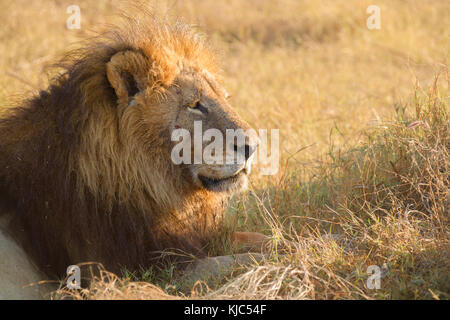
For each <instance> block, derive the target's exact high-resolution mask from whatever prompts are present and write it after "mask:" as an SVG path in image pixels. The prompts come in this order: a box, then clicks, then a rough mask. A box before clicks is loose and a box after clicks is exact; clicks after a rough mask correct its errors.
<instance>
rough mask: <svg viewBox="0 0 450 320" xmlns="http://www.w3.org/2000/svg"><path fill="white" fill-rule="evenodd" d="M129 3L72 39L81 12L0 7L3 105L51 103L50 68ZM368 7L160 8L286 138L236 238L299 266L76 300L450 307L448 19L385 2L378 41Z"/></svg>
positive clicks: (421, 6)
mask: <svg viewBox="0 0 450 320" xmlns="http://www.w3.org/2000/svg"><path fill="white" fill-rule="evenodd" d="M118 2H120V1H107V0H103V1H95V2H93V1H86V0H83V1H82V0H79V1H76V3H77V4H79V5H80V7H81V10H82V29H81V30H67V29H66V28H65V21H66V19H67V17H68V15H67V14H66V13H65V10H66V7H67V6H68V5H71V4H73V1H65V0H60V1H56V0H55V1H48V2H45V3H43V2H41V1H17V0H15V1H12V0H11V1H10V0H4V1H2V2H1V3H0V18H1V19H2V22H3V26H2V29H1V30H0V39H1V41H0V70H1V71H0V72H1V73H0V105H1V106H5V107H7V106H8V105H10V103H9V101H10V99H11V97H13V98H14V96H15V95H23V94H24V92H25V91H29V90H31V91H33V90H36V89H37V88H39V87H45V85H46V75H45V69H46V68H45V67H46V65H48V64H49V63H51V62H54V61H55V58H57V57H58V56H60V55H61V54H62V53H63V52H64V51H66V50H67V48H70V47H72V48H73V47H76V42H75V41H76V40H77V39H78V37H80V36H85V35H87V34H89V32H88V30H89V29H90V28H92V27H93V26H94V25H97V24H102V23H105V22H113V21H114V17H113V16H112V15H113V14H114V13H115V12H117V3H118ZM370 4H374V3H373V1H356V0H351V1H349V0H342V1H331V0H330V1H327V0H324V1H314V2H311V1H295V0H282V1H276V2H275V1H268V0H262V1H256V0H251V1H238V0H230V1H226V2H220V3H217V1H212V0H202V1H193V0H192V1H191V0H186V1H159V2H155V10H156V11H158V12H160V14H165V13H166V12H167V10H169V12H170V15H172V16H178V15H181V16H183V17H184V18H185V20H187V21H188V22H191V23H195V24H197V25H198V26H199V28H200V29H201V30H203V31H204V32H206V33H207V34H208V36H209V37H210V39H211V41H212V42H213V44H214V46H215V47H217V48H218V50H219V54H220V55H221V57H222V61H223V67H224V78H225V83H226V86H227V88H228V90H229V92H230V93H232V95H233V98H232V103H233V105H234V106H235V108H236V109H237V110H238V112H239V113H240V114H241V115H242V116H243V117H244V118H245V119H246V120H247V121H249V122H250V123H251V124H252V125H253V126H254V127H256V128H280V148H281V156H282V159H281V164H282V167H281V169H280V171H279V173H278V175H276V176H274V177H260V176H258V175H257V173H258V172H257V171H256V174H255V175H254V177H253V185H252V189H251V191H250V192H248V193H247V194H245V195H243V196H240V197H237V198H236V199H235V200H234V201H233V203H232V205H231V207H230V209H229V213H230V214H229V224H230V228H232V229H238V230H254V231H259V232H264V233H265V234H267V235H270V236H272V237H273V244H274V248H275V249H276V248H277V247H278V246H279V245H280V244H281V243H283V242H284V241H289V243H290V244H291V246H292V245H293V247H294V248H295V250H292V251H291V252H280V251H278V250H275V249H274V250H273V252H272V254H271V255H270V256H269V257H268V258H267V260H266V261H265V262H264V263H261V264H259V265H254V266H251V267H247V268H240V269H239V270H235V272H233V273H231V274H229V275H226V276H224V277H223V278H221V279H216V281H215V282H208V283H207V284H198V285H197V286H196V287H195V288H186V287H185V286H184V284H183V283H181V282H180V281H179V280H178V279H177V277H176V275H175V274H174V273H173V268H172V266H168V267H167V269H165V270H144V271H143V272H137V273H128V274H127V277H121V278H117V277H116V276H113V275H110V274H109V273H106V272H105V273H102V278H101V279H100V281H97V282H94V283H93V284H92V288H91V290H85V291H83V292H81V293H80V294H79V295H78V296H75V297H76V298H89V299H141V298H144V299H151V298H153V299H155V298H156V299H166V298H197V299H208V298H218V299H228V298H233V299H352V298H357V299H359V298H362V299H372V298H375V299H392V298H398V299H435V298H439V299H448V298H449V295H450V276H449V270H448V269H449V268H448V266H449V264H450V263H449V262H450V256H449V255H450V247H449V226H448V204H449V200H450V199H449V197H450V195H449V154H448V147H449V133H448V125H449V122H448V97H449V78H448V71H447V65H448V64H449V55H448V52H450V43H449V41H448V39H449V38H450V21H449V19H448V14H447V13H448V12H449V10H450V4H449V3H448V2H446V1H438V0H432V1H426V2H425V1H414V0H406V1H377V3H376V4H378V5H379V6H380V8H381V19H382V21H381V30H376V31H370V30H368V29H367V28H366V25H365V20H366V19H367V17H368V15H367V14H366V13H365V9H366V8H367V6H368V5H370ZM74 43H75V44H74ZM436 75H438V77H437V76H436ZM299 150H300V151H299ZM221 250H222V251H223V250H225V251H227V250H228V251H229V250H231V249H228V248H225V249H223V248H222V249H221ZM369 265H378V266H380V267H382V271H383V272H382V274H383V278H382V280H381V288H380V289H378V290H369V289H368V288H367V287H366V279H367V274H366V270H367V267H368V266H369ZM105 280H106V281H105ZM130 280H142V281H146V282H145V283H142V282H132V281H130ZM148 281H150V282H152V283H153V284H157V285H158V286H159V287H157V286H154V285H150V284H149V283H148ZM160 287H161V288H162V289H161V288H160Z"/></svg>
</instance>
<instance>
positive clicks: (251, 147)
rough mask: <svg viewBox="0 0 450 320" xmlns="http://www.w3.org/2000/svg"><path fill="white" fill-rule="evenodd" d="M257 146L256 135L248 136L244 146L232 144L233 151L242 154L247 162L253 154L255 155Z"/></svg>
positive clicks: (257, 139) (257, 138)
mask: <svg viewBox="0 0 450 320" xmlns="http://www.w3.org/2000/svg"><path fill="white" fill-rule="evenodd" d="M258 144H259V137H258V136H257V135H253V134H250V135H249V136H248V135H247V136H246V139H245V145H244V146H242V145H239V144H237V143H235V144H234V151H235V152H236V153H239V152H242V153H243V154H244V156H245V160H248V159H249V158H250V157H251V156H252V154H253V153H255V151H256V148H257V147H258Z"/></svg>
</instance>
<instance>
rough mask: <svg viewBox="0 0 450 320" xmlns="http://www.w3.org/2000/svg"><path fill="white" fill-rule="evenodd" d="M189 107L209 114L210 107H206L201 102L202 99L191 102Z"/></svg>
mask: <svg viewBox="0 0 450 320" xmlns="http://www.w3.org/2000/svg"><path fill="white" fill-rule="evenodd" d="M188 107H189V109H190V110H192V111H195V112H201V113H202V114H207V113H208V109H206V107H205V106H203V104H202V103H201V102H200V100H197V101H195V102H194V103H192V104H190V105H189V106H188Z"/></svg>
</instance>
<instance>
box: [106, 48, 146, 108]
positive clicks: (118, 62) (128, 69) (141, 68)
mask: <svg viewBox="0 0 450 320" xmlns="http://www.w3.org/2000/svg"><path fill="white" fill-rule="evenodd" d="M149 65H150V64H149V60H148V58H146V57H145V56H144V55H143V54H142V53H140V52H137V51H132V50H127V51H121V52H118V53H116V54H115V55H114V56H112V58H111V60H110V61H109V62H108V63H107V64H106V76H107V78H108V81H109V83H110V84H111V86H112V87H113V88H114V91H115V92H116V96H117V102H118V104H119V106H124V105H128V103H129V101H130V99H131V98H132V97H133V96H134V95H136V94H137V93H138V92H140V91H142V90H144V89H145V88H146V86H147V74H148V71H149V69H148V68H149Z"/></svg>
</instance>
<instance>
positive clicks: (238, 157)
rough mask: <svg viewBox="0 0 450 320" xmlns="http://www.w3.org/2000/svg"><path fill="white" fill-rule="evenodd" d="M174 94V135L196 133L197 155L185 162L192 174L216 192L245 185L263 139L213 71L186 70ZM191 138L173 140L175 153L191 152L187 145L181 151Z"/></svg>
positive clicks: (193, 142)
mask: <svg viewBox="0 0 450 320" xmlns="http://www.w3.org/2000/svg"><path fill="white" fill-rule="evenodd" d="M169 96H170V103H169V105H170V106H169V108H170V109H171V114H172V118H171V121H170V123H169V129H170V130H169V132H170V133H171V134H172V137H171V138H172V139H173V138H174V137H175V138H176V137H179V136H180V135H181V136H184V135H186V136H189V137H190V138H191V139H190V140H188V142H189V141H190V142H191V143H190V145H189V147H190V153H191V157H185V159H188V158H190V159H191V161H189V164H184V165H183V168H184V170H185V171H187V172H188V175H187V176H188V177H187V178H188V179H190V180H191V182H192V183H193V184H194V185H196V186H198V187H200V188H205V189H208V190H210V191H215V192H223V191H233V190H240V189H245V188H246V187H247V175H248V174H249V173H250V169H251V165H252V160H253V155H254V152H255V150H256V147H257V145H258V142H259V140H258V137H257V135H256V133H255V132H254V130H250V129H251V128H250V126H249V125H248V124H247V123H246V122H244V121H243V120H242V119H241V118H240V117H239V116H238V115H237V114H236V112H234V111H233V110H232V108H231V107H230V105H229V103H228V101H227V98H228V94H227V93H226V91H225V90H224V89H223V88H221V87H220V85H219V84H218V83H217V82H216V81H214V79H213V78H212V77H211V76H210V75H209V74H208V73H197V72H183V73H181V74H180V75H179V76H178V77H177V79H176V81H175V82H174V84H173V85H172V86H171V87H170V88H169ZM177 131H178V132H177ZM188 133H189V134H188ZM180 138H181V137H180ZM172 139H171V140H172ZM183 140H184V139H183ZM185 142H186V141H179V140H177V141H172V143H171V144H170V145H171V148H172V152H171V158H174V157H175V158H176V157H178V156H180V154H181V155H183V153H184V152H186V150H187V148H186V149H184V150H182V151H180V152H179V149H178V148H177V145H178V146H179V147H180V146H184V143H185ZM200 147H201V148H200ZM214 147H216V149H215V150H213V148H214ZM172 160H174V159H172ZM175 160H176V159H175Z"/></svg>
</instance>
